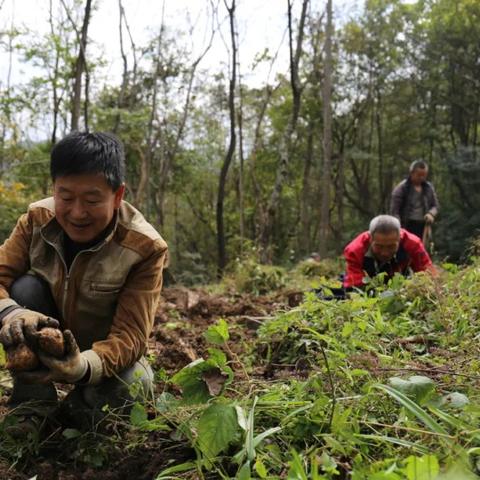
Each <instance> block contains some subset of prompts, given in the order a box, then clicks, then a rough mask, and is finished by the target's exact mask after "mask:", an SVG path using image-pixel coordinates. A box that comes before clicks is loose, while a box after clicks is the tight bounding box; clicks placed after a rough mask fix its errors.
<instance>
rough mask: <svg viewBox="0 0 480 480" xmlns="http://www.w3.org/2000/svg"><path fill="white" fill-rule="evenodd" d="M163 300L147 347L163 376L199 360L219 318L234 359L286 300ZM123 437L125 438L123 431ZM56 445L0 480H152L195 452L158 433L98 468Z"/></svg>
mask: <svg viewBox="0 0 480 480" xmlns="http://www.w3.org/2000/svg"><path fill="white" fill-rule="evenodd" d="M163 298H164V301H163V302H161V304H160V307H159V310H158V312H157V317H156V321H155V325H154V330H153V334H152V336H151V339H150V342H149V347H150V353H151V354H152V355H153V362H152V363H153V367H154V369H155V370H160V369H163V370H164V371H165V373H166V374H168V375H169V376H170V375H172V374H174V373H175V372H177V371H178V370H180V369H181V368H183V367H184V366H185V365H187V364H189V363H190V362H192V361H194V360H196V359H197V358H200V357H202V356H205V354H206V349H207V347H208V346H207V344H206V341H205V339H204V337H203V332H204V331H205V330H206V329H207V328H208V327H209V326H210V325H212V324H214V323H215V322H216V321H217V320H218V319H219V318H224V319H225V320H226V321H227V322H228V324H229V331H230V335H231V341H230V342H229V344H230V347H231V350H232V352H233V354H235V353H241V352H242V350H243V347H244V345H245V344H246V343H248V342H249V339H251V338H253V337H254V336H255V335H256V329H257V328H258V326H259V325H261V323H262V322H263V321H264V320H265V319H266V318H268V317H270V316H271V315H273V313H274V312H276V311H278V310H281V309H285V308H288V307H287V303H288V296H287V295H281V296H278V297H277V298H275V297H268V296H252V295H219V294H209V293H207V292H205V291H203V290H189V289H186V288H182V287H180V288H167V289H165V290H164V292H163ZM235 367H236V365H235V362H232V368H233V369H234V370H237V369H236V368H235ZM1 373H2V371H0V374H1ZM3 373H4V372H3ZM235 373H236V378H241V377H242V375H243V373H242V372H241V371H240V368H238V371H236V372H235ZM0 387H1V390H0V391H3V392H4V394H5V395H4V396H3V397H1V398H0V418H2V417H4V415H5V413H6V411H7V409H6V400H7V398H8V394H9V393H10V391H11V388H10V387H11V384H10V385H9V382H8V379H7V380H5V379H4V378H3V377H1V376H0ZM165 388H171V387H165V385H163V384H161V383H159V384H158V385H157V392H158V393H160V392H162V391H164V390H165ZM171 393H174V394H175V393H178V392H174V391H173V392H171ZM0 434H1V432H0ZM125 435H126V436H127V437H128V431H127V432H125ZM127 440H128V439H127ZM62 441H63V442H64V439H63V438H62V437H61V431H60V430H59V431H56V432H53V433H52V437H51V438H50V439H49V440H48V441H47V442H45V443H44V444H42V447H41V448H40V451H39V452H37V453H36V454H35V455H33V454H32V456H31V457H30V458H29V459H27V461H26V462H25V463H24V464H21V465H20V464H18V465H17V466H11V465H8V464H7V463H5V462H4V461H3V462H2V461H0V480H30V479H32V478H35V479H36V480H80V479H81V480H94V479H98V478H102V480H124V479H125V480H127V479H128V480H130V479H135V480H153V479H154V478H155V477H156V475H157V474H158V472H160V471H161V470H162V469H164V468H166V467H167V466H169V465H171V464H176V463H181V462H184V461H188V460H194V459H195V453H194V452H193V451H192V450H191V449H190V448H189V446H188V445H186V444H182V443H181V442H179V441H175V440H174V439H172V438H171V435H170V434H165V433H163V432H159V431H155V432H149V433H147V434H145V436H144V438H143V439H142V442H141V443H139V444H136V446H135V447H129V449H128V450H125V448H122V446H120V445H118V446H117V447H116V448H114V449H113V453H111V452H109V456H108V465H106V466H104V467H100V468H91V467H88V466H86V465H83V464H80V463H78V464H75V463H74V462H73V461H72V460H71V458H68V459H66V458H65V457H66V455H65V452H63V453H62V452H61V451H59V445H62V443H60V442H62ZM70 442H72V440H70ZM125 444H127V442H125ZM49 445H50V446H49ZM52 446H53V449H52ZM60 450H61V449H60ZM70 453H71V452H70ZM172 461H173V462H174V463H171V462H172ZM35 475H36V477H35ZM192 478H194V477H192ZM205 478H208V477H205ZM212 478H215V477H212Z"/></svg>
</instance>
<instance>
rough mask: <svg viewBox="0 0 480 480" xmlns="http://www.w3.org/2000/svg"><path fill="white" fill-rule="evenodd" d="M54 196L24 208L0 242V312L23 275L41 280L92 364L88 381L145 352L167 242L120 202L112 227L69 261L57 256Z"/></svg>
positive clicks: (59, 234)
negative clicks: (48, 289)
mask: <svg viewBox="0 0 480 480" xmlns="http://www.w3.org/2000/svg"><path fill="white" fill-rule="evenodd" d="M63 235H64V233H63V230H62V228H61V227H60V225H59V224H58V222H57V220H56V218H55V212H54V200H53V197H50V198H47V199H44V200H40V201H39V202H35V203H33V204H31V205H30V206H29V209H28V212H27V213H26V214H24V215H22V216H21V217H20V219H19V220H18V222H17V225H16V226H15V228H14V230H13V232H12V233H11V235H10V237H9V238H8V239H7V240H6V241H5V242H4V244H3V245H2V246H1V247H0V312H1V311H2V310H4V309H5V308H8V307H9V306H11V305H15V302H14V301H13V300H12V299H11V298H9V293H8V292H9V288H10V285H11V284H12V283H13V281H14V280H15V279H17V278H18V277H20V276H22V275H24V274H25V273H27V272H29V273H33V274H35V275H38V276H39V277H41V278H43V279H44V280H45V281H46V282H47V283H48V284H49V285H50V289H51V291H52V294H53V298H54V300H55V303H56V305H57V307H58V310H59V312H60V315H61V318H59V321H60V324H61V327H62V328H63V329H70V330H71V331H72V332H73V335H74V336H75V338H76V340H77V342H78V345H79V347H80V350H81V351H82V352H84V354H85V355H86V357H87V359H88V361H89V364H90V371H91V375H90V379H89V383H93V384H95V383H98V382H100V380H101V379H102V377H103V376H107V377H110V376H112V375H114V374H115V373H116V372H120V371H122V370H124V369H125V368H128V367H130V366H131V365H133V364H134V363H135V362H136V361H137V360H138V359H139V358H140V357H141V356H142V355H143V354H144V353H145V351H146V348H147V341H148V337H149V335H150V332H151V330H152V326H153V321H154V317H155V311H156V309H157V305H158V301H159V296H160V290H161V287H162V269H163V266H164V262H165V258H166V252H167V244H166V243H165V241H164V240H163V239H162V238H161V236H160V235H159V234H158V233H157V231H156V230H155V229H154V228H153V227H152V226H151V225H150V224H149V223H148V222H147V221H146V220H145V219H144V217H143V216H142V214H141V213H140V212H139V211H138V210H136V209H135V208H134V207H133V206H131V205H130V204H128V203H127V202H125V201H122V204H121V206H120V209H119V210H118V213H117V217H116V223H115V226H114V228H113V230H112V232H111V233H110V234H109V235H108V236H107V238H105V240H103V241H102V242H100V243H99V244H97V245H95V246H94V247H92V248H91V249H88V250H83V251H81V252H80V253H79V254H77V256H76V257H75V258H74V259H73V262H72V264H71V266H70V269H69V270H67V266H66V263H65V260H64V255H63V246H62V245H63Z"/></svg>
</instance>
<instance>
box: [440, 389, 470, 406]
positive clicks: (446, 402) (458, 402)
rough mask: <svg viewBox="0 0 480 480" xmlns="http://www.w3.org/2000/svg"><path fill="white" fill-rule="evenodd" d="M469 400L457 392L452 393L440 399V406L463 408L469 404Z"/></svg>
mask: <svg viewBox="0 0 480 480" xmlns="http://www.w3.org/2000/svg"><path fill="white" fill-rule="evenodd" d="M469 403H470V400H469V399H468V397H467V396H466V395H464V394H463V393H459V392H452V393H448V394H447V395H444V396H443V397H442V399H441V404H442V406H449V407H453V408H463V407H464V406H465V405H467V404H469Z"/></svg>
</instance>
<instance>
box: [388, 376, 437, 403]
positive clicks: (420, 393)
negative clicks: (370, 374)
mask: <svg viewBox="0 0 480 480" xmlns="http://www.w3.org/2000/svg"><path fill="white" fill-rule="evenodd" d="M389 383H390V385H391V386H392V387H393V388H395V389H397V390H398V391H400V392H402V393H404V394H405V395H408V396H409V397H412V398H413V399H414V400H415V402H417V403H420V404H421V403H422V402H423V401H424V400H425V399H426V398H427V397H428V396H429V395H430V393H431V392H433V391H434V390H435V382H434V381H433V380H432V379H431V378H428V377H424V376H422V375H413V376H411V377H410V378H409V379H408V380H403V379H401V378H399V377H392V378H390V379H389Z"/></svg>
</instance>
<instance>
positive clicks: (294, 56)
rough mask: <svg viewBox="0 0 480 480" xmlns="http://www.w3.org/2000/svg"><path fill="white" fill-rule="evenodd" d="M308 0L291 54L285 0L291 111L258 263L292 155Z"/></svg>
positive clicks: (266, 251) (266, 255)
mask: <svg viewBox="0 0 480 480" xmlns="http://www.w3.org/2000/svg"><path fill="white" fill-rule="evenodd" d="M307 5H308V0H303V3H302V12H301V14H300V21H299V26H298V35H297V45H296V48H295V53H294V49H293V22H292V2H291V0H288V33H289V46H290V84H291V89H292V97H293V108H292V114H291V116H290V118H289V121H288V124H287V127H286V129H285V132H284V135H283V138H282V141H281V144H280V152H279V155H280V159H279V162H278V167H277V173H276V178H275V184H274V187H273V190H272V193H271V195H270V199H269V201H268V204H267V208H266V211H265V214H264V215H263V217H264V218H262V223H261V225H260V232H259V245H260V261H261V262H262V263H270V262H271V261H272V252H271V237H272V232H273V225H274V222H275V218H276V215H277V211H278V208H279V205H280V198H281V195H282V189H283V185H284V183H285V181H286V179H287V176H288V167H289V164H290V157H291V154H292V137H293V134H294V132H295V130H296V127H297V120H298V116H299V113H300V101H301V94H302V88H301V85H300V78H299V72H298V70H299V64H300V58H301V56H302V43H303V35H304V30H305V18H306V15H307Z"/></svg>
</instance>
